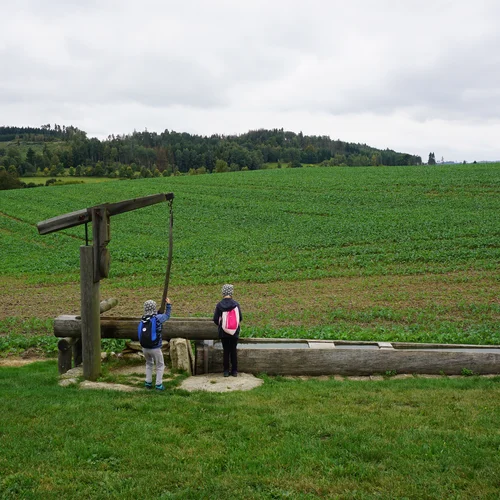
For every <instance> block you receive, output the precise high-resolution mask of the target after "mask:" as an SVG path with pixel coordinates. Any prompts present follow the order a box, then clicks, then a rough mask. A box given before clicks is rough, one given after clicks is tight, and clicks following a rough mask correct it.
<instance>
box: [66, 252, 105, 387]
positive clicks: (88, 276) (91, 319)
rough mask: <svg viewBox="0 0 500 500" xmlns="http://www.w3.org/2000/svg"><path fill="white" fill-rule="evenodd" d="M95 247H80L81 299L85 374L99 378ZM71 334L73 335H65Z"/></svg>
mask: <svg viewBox="0 0 500 500" xmlns="http://www.w3.org/2000/svg"><path fill="white" fill-rule="evenodd" d="M93 261H94V259H93V249H92V247H90V246H81V247H80V301H81V306H80V309H81V311H82V313H81V337H82V358H83V376H84V378H85V379H86V380H97V379H98V378H99V376H100V375H101V331H100V313H99V282H94V265H93ZM66 336H68V337H69V336H71V335H65V337H66Z"/></svg>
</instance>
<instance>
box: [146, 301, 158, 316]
mask: <svg viewBox="0 0 500 500" xmlns="http://www.w3.org/2000/svg"><path fill="white" fill-rule="evenodd" d="M156 311H157V309H156V302H155V301H154V300H146V302H144V315H145V316H151V315H152V314H156Z"/></svg>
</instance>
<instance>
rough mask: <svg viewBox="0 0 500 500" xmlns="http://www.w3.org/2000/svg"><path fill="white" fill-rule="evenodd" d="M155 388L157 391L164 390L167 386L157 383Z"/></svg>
mask: <svg viewBox="0 0 500 500" xmlns="http://www.w3.org/2000/svg"><path fill="white" fill-rule="evenodd" d="M155 389H156V390H157V391H164V390H165V387H163V384H159V385H155Z"/></svg>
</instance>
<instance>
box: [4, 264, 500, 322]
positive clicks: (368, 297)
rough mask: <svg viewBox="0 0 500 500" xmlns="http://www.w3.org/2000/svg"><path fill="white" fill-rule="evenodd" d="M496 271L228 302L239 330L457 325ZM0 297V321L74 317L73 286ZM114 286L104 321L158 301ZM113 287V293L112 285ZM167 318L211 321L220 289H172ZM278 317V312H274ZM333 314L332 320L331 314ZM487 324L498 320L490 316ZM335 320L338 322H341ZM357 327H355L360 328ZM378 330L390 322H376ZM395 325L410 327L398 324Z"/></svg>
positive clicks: (143, 291) (245, 294) (483, 295)
mask: <svg viewBox="0 0 500 500" xmlns="http://www.w3.org/2000/svg"><path fill="white" fill-rule="evenodd" d="M498 274H499V273H498V272H497V273H495V272H490V273H486V272H472V271H467V272H466V271H464V272H455V273H449V274H438V275H434V274H427V275H416V276H373V277H343V278H328V279H323V280H306V281H293V282H273V283H266V284H249V283H239V284H238V283H235V298H236V299H237V300H238V301H240V303H241V305H242V310H243V319H244V323H246V324H249V325H254V326H269V327H280V326H287V325H300V324H308V325H315V324H332V323H333V322H334V321H336V317H335V314H334V312H335V311H336V310H340V311H342V312H343V314H344V315H345V314H347V315H350V314H351V313H357V312H363V311H367V310H370V309H373V308H390V309H392V310H394V311H402V312H406V311H407V312H408V313H409V314H411V313H412V311H415V310H418V309H421V310H428V311H432V312H433V314H434V312H435V315H436V316H439V317H440V319H441V320H444V319H450V320H454V321H457V320H460V319H464V318H467V316H470V314H473V315H474V314H484V313H480V312H477V313H474V312H472V313H471V312H470V311H468V310H467V305H468V304H474V305H475V304H480V305H482V306H483V305H488V304H498V303H499V302H500V300H499V297H500V280H499V276H498ZM2 280H3V281H4V282H5V285H4V286H3V287H2V290H1V291H0V319H3V318H6V317H12V316H17V317H21V318H30V317H38V318H54V317H56V316H58V315H60V314H79V309H80V286H79V283H70V284H62V285H57V284H55V285H31V284H27V283H26V282H25V281H24V280H22V279H15V278H5V279H4V278H3V279H2ZM116 282H117V280H115V281H114V282H113V280H112V279H109V280H103V281H102V283H101V297H102V298H103V299H105V298H110V297H116V298H117V299H118V301H119V304H118V306H117V307H115V308H114V309H112V310H111V311H109V312H108V313H105V314H104V316H140V315H141V314H142V304H143V302H144V301H145V300H147V299H150V298H153V299H155V300H157V301H159V298H160V297H161V295H162V288H161V284H160V286H158V287H150V288H133V285H131V287H130V288H118V287H117V286H116ZM113 284H115V286H113ZM170 296H171V299H172V302H173V316H175V317H193V316H196V317H199V316H205V317H206V316H211V315H212V313H213V308H214V305H215V303H216V302H217V301H218V300H219V299H220V286H213V285H210V286H208V285H204V286H175V285H174V286H171V288H170ZM276 311H278V313H276ZM332 313H333V314H332ZM486 314H487V315H488V314H489V315H490V317H491V319H500V318H499V317H498V316H499V315H498V314H497V313H495V312H489V313H486ZM341 319H342V318H341ZM360 321H362V320H358V322H360ZM376 321H377V324H378V323H381V322H384V321H385V322H389V323H390V322H391V320H390V319H387V318H383V317H381V318H377V320H376ZM396 321H397V322H400V323H405V321H408V322H411V318H410V319H407V320H406V319H405V317H403V318H402V319H401V318H399V319H397V320H396Z"/></svg>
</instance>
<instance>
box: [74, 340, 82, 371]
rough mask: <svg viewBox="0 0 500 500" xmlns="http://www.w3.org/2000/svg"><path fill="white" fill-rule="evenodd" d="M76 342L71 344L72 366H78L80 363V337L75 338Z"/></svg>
mask: <svg viewBox="0 0 500 500" xmlns="http://www.w3.org/2000/svg"><path fill="white" fill-rule="evenodd" d="M75 340H76V342H75V343H74V344H73V364H74V366H80V365H81V364H82V339H81V337H80V338H77V339H75Z"/></svg>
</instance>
